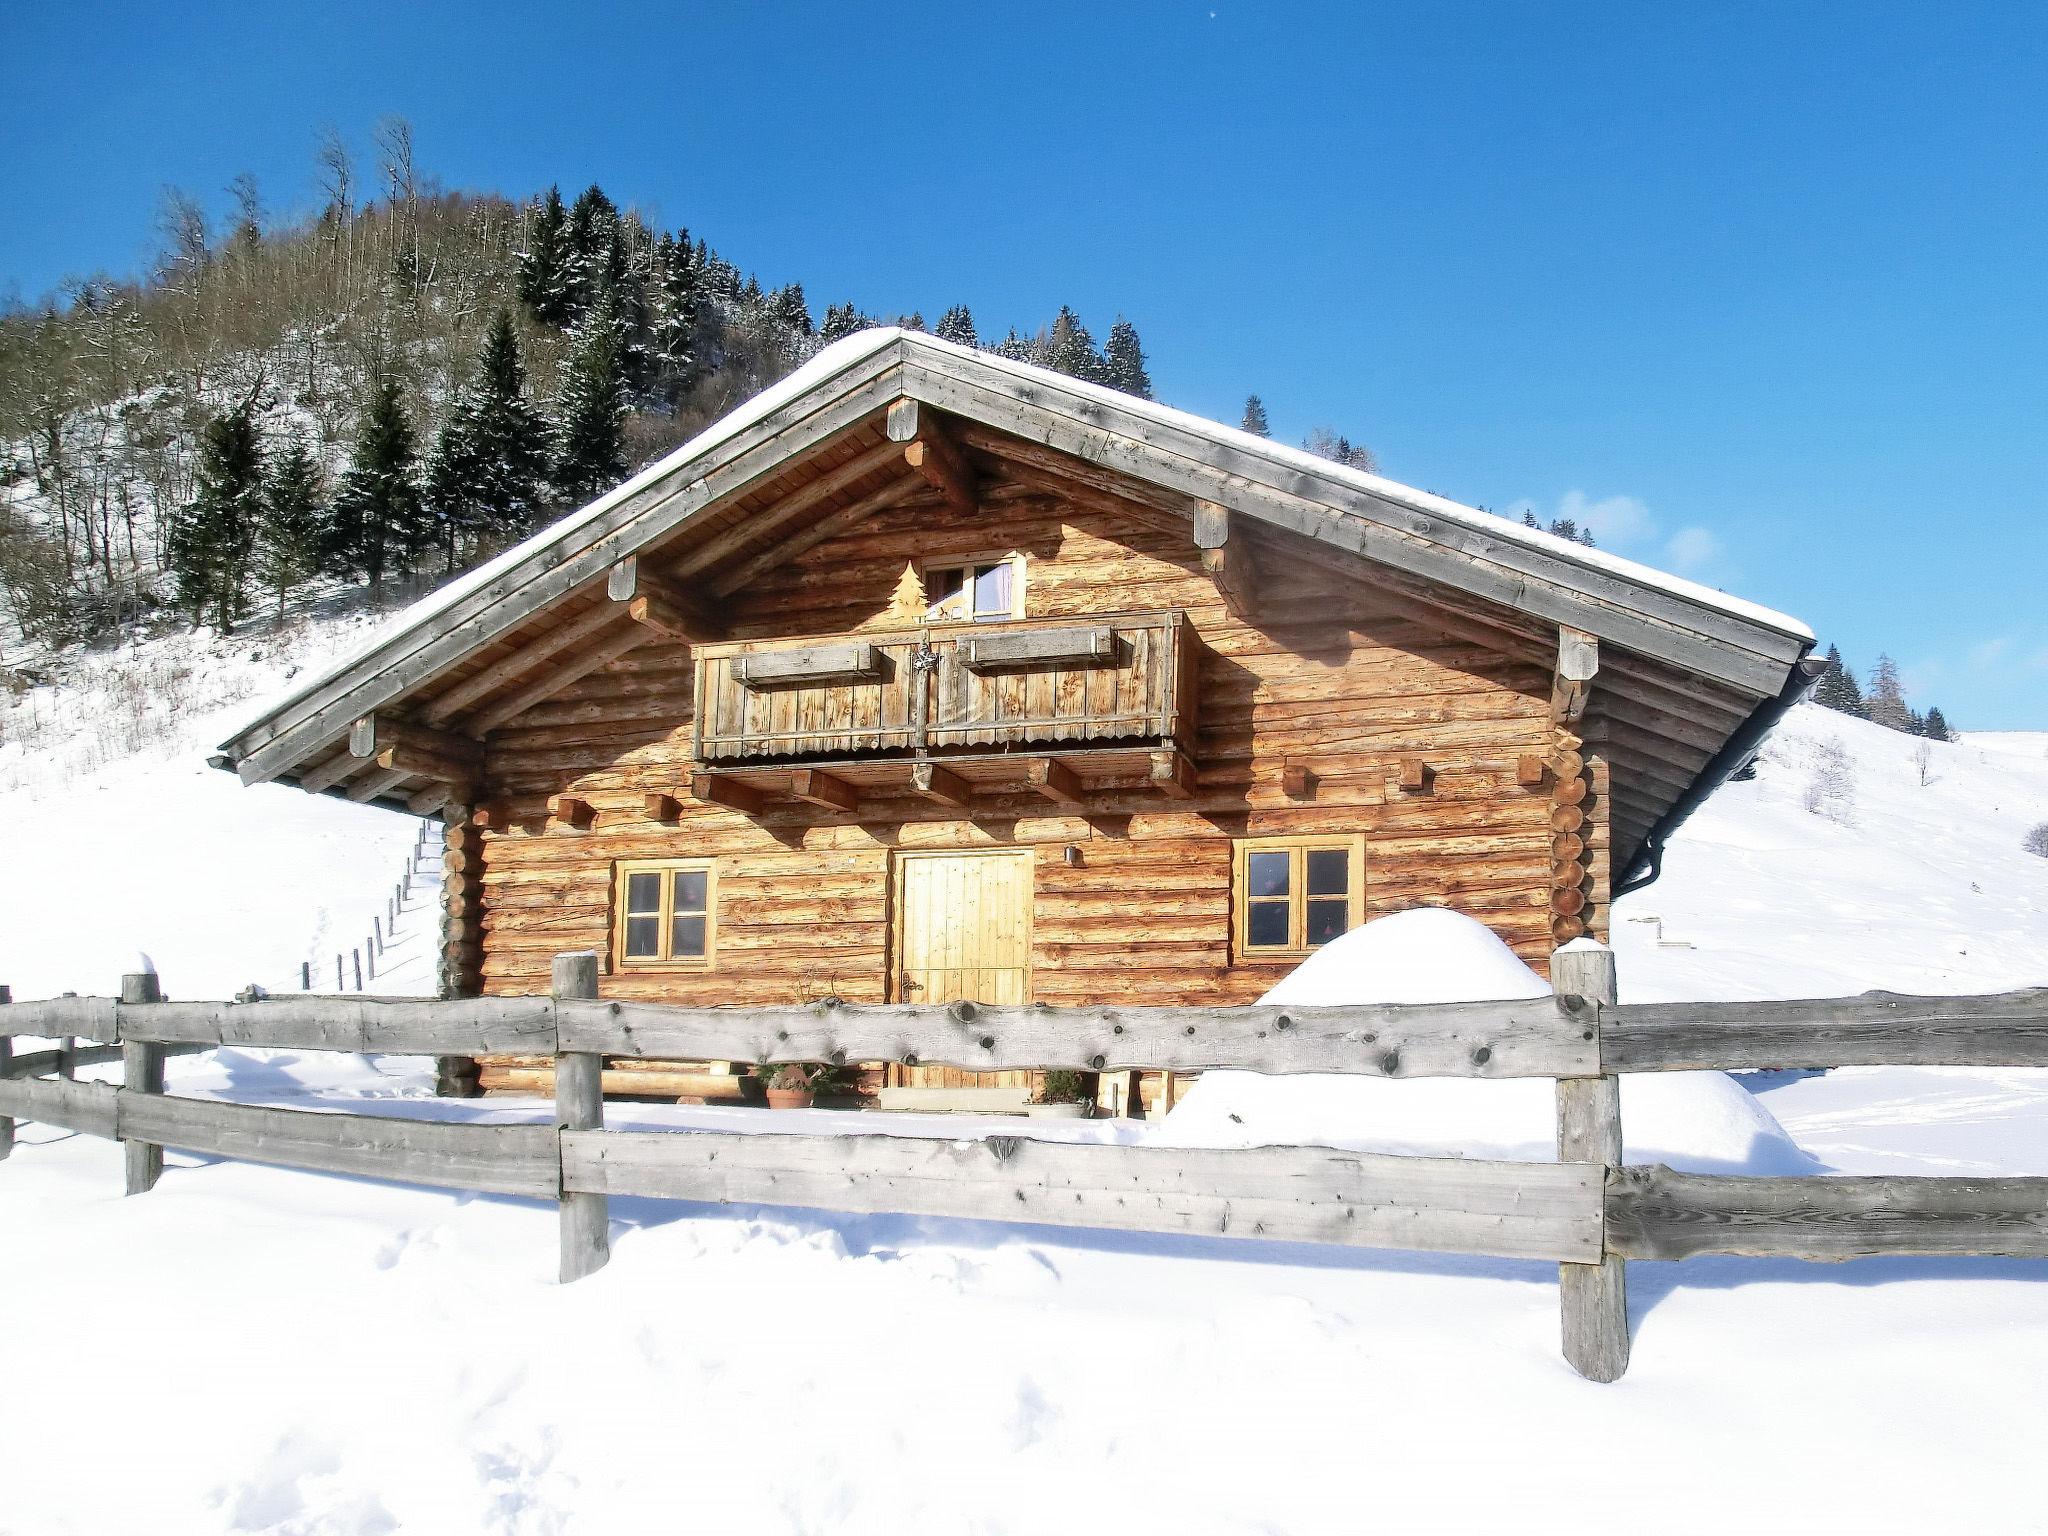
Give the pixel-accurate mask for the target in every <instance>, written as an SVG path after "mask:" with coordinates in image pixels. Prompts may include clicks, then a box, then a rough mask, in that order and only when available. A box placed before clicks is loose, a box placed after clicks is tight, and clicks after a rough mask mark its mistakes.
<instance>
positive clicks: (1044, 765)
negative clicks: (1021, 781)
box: [1024, 757, 1088, 805]
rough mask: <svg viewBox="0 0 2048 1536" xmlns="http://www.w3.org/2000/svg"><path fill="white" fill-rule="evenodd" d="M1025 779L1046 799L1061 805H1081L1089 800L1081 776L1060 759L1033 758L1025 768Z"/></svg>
mask: <svg viewBox="0 0 2048 1536" xmlns="http://www.w3.org/2000/svg"><path fill="white" fill-rule="evenodd" d="M1024 778H1025V782H1026V783H1028V784H1029V785H1030V786H1031V787H1032V788H1033V789H1035V790H1037V791H1038V792H1039V793H1040V794H1041V795H1043V796H1045V798H1046V799H1048V800H1052V801H1055V802H1057V803H1058V804H1060V805H1081V804H1083V803H1084V802H1085V801H1086V800H1087V798H1088V792H1087V790H1086V789H1084V788H1083V787H1082V785H1081V776H1080V775H1079V774H1077V773H1075V772H1074V770H1073V769H1071V768H1069V767H1068V766H1067V765H1066V764H1065V763H1063V762H1061V761H1060V760H1059V759H1058V758H1054V757H1039V758H1033V759H1032V760H1031V762H1030V763H1029V764H1028V765H1026V767H1025V770H1024Z"/></svg>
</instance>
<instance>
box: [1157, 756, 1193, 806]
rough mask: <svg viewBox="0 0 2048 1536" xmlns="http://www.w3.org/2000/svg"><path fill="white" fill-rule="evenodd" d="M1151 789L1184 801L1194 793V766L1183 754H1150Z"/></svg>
mask: <svg viewBox="0 0 2048 1536" xmlns="http://www.w3.org/2000/svg"><path fill="white" fill-rule="evenodd" d="M1152 787H1153V788H1154V789H1157V790H1160V791H1162V792H1163V793H1165V794H1167V795H1169V796H1171V797H1172V798H1173V799H1175V800H1186V799H1187V798H1189V797H1190V796H1191V795H1193V794H1194V792H1195V765H1194V764H1193V763H1191V762H1189V761H1188V755H1187V753H1185V752H1175V751H1170V750H1169V751H1165V752H1154V753H1153V754H1152Z"/></svg>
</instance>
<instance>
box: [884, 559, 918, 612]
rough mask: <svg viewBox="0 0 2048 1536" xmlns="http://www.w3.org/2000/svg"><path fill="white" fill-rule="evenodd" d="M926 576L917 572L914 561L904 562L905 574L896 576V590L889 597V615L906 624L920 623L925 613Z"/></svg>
mask: <svg viewBox="0 0 2048 1536" xmlns="http://www.w3.org/2000/svg"><path fill="white" fill-rule="evenodd" d="M925 607H926V602H925V595H924V578H923V577H921V576H919V575H918V574H917V565H916V562H914V561H909V560H906V561H905V562H904V563H903V574H902V575H901V576H899V577H897V578H896V590H895V591H894V592H893V593H891V594H890V597H889V612H888V617H889V618H890V619H892V620H896V621H899V622H901V623H904V624H919V623H922V622H923V621H924V614H925Z"/></svg>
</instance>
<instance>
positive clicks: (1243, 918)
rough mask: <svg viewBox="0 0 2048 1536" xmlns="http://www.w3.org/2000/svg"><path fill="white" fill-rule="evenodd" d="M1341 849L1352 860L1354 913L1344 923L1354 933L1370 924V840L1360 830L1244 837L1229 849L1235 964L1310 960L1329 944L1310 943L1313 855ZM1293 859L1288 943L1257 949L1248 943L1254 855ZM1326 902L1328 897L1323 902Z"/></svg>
mask: <svg viewBox="0 0 2048 1536" xmlns="http://www.w3.org/2000/svg"><path fill="white" fill-rule="evenodd" d="M1332 849H1335V850H1339V851H1341V852H1343V853H1345V854H1347V855H1348V856H1349V862H1348V863H1347V865H1346V872H1347V874H1348V876H1349V881H1348V886H1349V888H1348V889H1347V890H1346V891H1345V893H1344V894H1345V898H1346V899H1347V900H1348V901H1349V902H1350V906H1351V911H1350V915H1349V918H1348V920H1347V921H1346V922H1345V924H1344V929H1345V932H1347V933H1348V932H1350V931H1351V930H1352V929H1353V928H1356V927H1357V926H1358V925H1359V924H1360V923H1362V922H1364V921H1365V836H1364V834H1363V833H1357V832H1339V833H1333V834H1324V835H1315V834H1301V835H1286V834H1281V835H1276V836H1271V837H1240V838H1235V839H1233V840H1232V842H1231V850H1230V957H1231V959H1232V961H1233V962H1246V961H1257V960H1306V959H1307V958H1308V957H1309V956H1310V955H1312V954H1315V953H1316V952H1317V951H1318V950H1320V949H1322V948H1323V947H1324V946H1323V945H1321V944H1315V945H1311V944H1309V943H1307V942H1306V939H1307V926H1308V903H1309V893H1308V855H1309V854H1310V853H1317V852H1327V851H1329V850H1332ZM1281 852H1285V853H1287V854H1289V855H1291V862H1290V864H1289V867H1288V874H1289V878H1288V884H1287V943H1286V944H1285V945H1282V946H1266V945H1258V946H1254V945H1252V944H1251V943H1250V942H1249V937H1250V935H1249V928H1250V920H1251V901H1252V897H1251V878H1250V868H1251V862H1250V861H1251V855H1252V854H1254V853H1281ZM1318 899H1326V898H1318Z"/></svg>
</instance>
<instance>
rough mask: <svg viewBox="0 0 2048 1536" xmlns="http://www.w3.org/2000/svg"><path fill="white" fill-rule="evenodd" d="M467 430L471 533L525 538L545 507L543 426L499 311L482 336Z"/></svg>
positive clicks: (504, 314) (506, 315)
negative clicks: (473, 477) (471, 471)
mask: <svg viewBox="0 0 2048 1536" xmlns="http://www.w3.org/2000/svg"><path fill="white" fill-rule="evenodd" d="M468 430H469V437H470V454H471V457H472V459H473V461H474V463H475V473H476V476H477V481H476V493H475V495H474V497H473V498H472V505H473V506H474V507H475V508H476V517H477V520H476V525H475V526H476V529H477V531H478V532H479V533H480V534H482V535H484V536H486V537H496V538H504V537H509V536H513V535H518V534H524V533H526V532H527V531H529V530H530V529H531V528H532V527H533V525H534V524H535V523H536V522H538V521H539V520H540V514H541V513H542V512H543V511H544V510H545V509H546V506H547V482H548V447H549V442H548V435H549V434H548V424H547V422H546V420H545V419H543V418H542V416H541V414H540V412H539V411H537V410H535V409H534V408H533V406H532V405H531V404H529V403H528V402H527V399H526V365H525V363H523V362H522V361H521V360H520V357H519V336H518V333H517V332H515V331H514V330H513V328H512V316H511V314H510V312H509V311H506V310H503V309H501V310H499V311H498V312H497V314H496V315H494V316H493V317H492V319H491V328H490V330H489V331H487V332H485V334H484V346H483V352H482V353H481V355H480V356H479V357H478V359H477V371H476V385H475V388H474V389H472V390H471V392H470V398H469V411H468Z"/></svg>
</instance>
